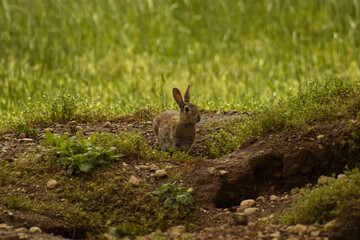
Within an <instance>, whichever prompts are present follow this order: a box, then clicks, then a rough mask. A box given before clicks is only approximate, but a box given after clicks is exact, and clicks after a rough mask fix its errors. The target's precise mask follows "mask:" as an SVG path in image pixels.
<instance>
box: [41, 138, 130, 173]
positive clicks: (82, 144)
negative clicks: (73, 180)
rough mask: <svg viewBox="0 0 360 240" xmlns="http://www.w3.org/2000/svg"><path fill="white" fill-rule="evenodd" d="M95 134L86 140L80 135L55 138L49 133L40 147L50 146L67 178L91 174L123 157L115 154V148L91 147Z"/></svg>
mask: <svg viewBox="0 0 360 240" xmlns="http://www.w3.org/2000/svg"><path fill="white" fill-rule="evenodd" d="M96 136H97V135H96V134H93V135H91V136H90V137H89V138H88V139H87V140H86V139H84V138H83V137H81V136H80V134H78V135H76V136H73V137H70V138H68V139H66V138H67V137H68V135H66V134H65V135H62V136H60V137H55V135H54V134H53V133H51V132H46V133H45V137H46V138H45V139H43V140H42V143H41V145H42V146H52V147H54V150H55V156H56V162H58V163H60V164H61V165H64V166H66V168H67V171H66V174H67V175H68V176H73V175H77V174H79V173H80V172H84V173H91V171H93V170H94V169H107V168H109V167H110V166H111V164H112V163H113V162H115V160H116V159H117V158H119V157H122V156H124V155H122V154H117V155H116V154H115V153H116V152H117V149H116V148H115V147H110V148H103V147H98V146H95V145H93V143H94V142H95V140H96Z"/></svg>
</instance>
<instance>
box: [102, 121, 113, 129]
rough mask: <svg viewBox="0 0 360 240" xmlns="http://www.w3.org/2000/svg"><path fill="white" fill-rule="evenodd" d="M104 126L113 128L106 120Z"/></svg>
mask: <svg viewBox="0 0 360 240" xmlns="http://www.w3.org/2000/svg"><path fill="white" fill-rule="evenodd" d="M103 128H112V125H111V123H110V122H106V123H104V125H103Z"/></svg>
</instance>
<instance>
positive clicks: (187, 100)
mask: <svg viewBox="0 0 360 240" xmlns="http://www.w3.org/2000/svg"><path fill="white" fill-rule="evenodd" d="M184 102H190V85H189V86H188V88H187V89H186V92H185V95H184Z"/></svg>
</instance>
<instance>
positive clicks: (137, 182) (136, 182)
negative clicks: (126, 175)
mask: <svg viewBox="0 0 360 240" xmlns="http://www.w3.org/2000/svg"><path fill="white" fill-rule="evenodd" d="M129 183H130V184H131V185H133V186H135V187H137V186H139V185H140V180H139V179H138V178H136V177H135V176H133V175H131V176H130V180H129Z"/></svg>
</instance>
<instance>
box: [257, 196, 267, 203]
mask: <svg viewBox="0 0 360 240" xmlns="http://www.w3.org/2000/svg"><path fill="white" fill-rule="evenodd" d="M256 201H257V202H265V197H263V196H260V197H258V198H257V199H256Z"/></svg>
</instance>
